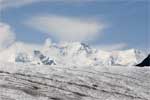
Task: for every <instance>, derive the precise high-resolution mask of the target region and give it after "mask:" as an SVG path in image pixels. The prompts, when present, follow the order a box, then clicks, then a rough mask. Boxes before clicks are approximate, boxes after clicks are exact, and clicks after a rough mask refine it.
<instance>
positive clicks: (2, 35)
mask: <svg viewBox="0 0 150 100" xmlns="http://www.w3.org/2000/svg"><path fill="white" fill-rule="evenodd" d="M14 40H15V34H14V32H13V31H12V29H11V28H10V26H9V25H7V24H5V23H1V22H0V49H2V48H5V47H8V46H9V45H11V44H12V43H13V42H14Z"/></svg>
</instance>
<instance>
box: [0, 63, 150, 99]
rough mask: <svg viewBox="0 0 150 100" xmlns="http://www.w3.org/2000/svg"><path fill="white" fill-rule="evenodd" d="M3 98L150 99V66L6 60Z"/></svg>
mask: <svg viewBox="0 0 150 100" xmlns="http://www.w3.org/2000/svg"><path fill="white" fill-rule="evenodd" d="M0 100H150V68H149V67H143V68H139V67H134V66H126V67H123V66H109V67H107V66H105V67H104V66H88V67H87V66H86V67H84V66H58V65H53V66H44V65H23V64H12V63H3V64H0Z"/></svg>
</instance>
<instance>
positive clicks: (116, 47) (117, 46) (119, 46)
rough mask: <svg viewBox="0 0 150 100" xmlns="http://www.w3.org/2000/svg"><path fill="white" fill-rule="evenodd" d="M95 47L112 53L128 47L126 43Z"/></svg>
mask: <svg viewBox="0 0 150 100" xmlns="http://www.w3.org/2000/svg"><path fill="white" fill-rule="evenodd" d="M95 47H96V48H98V49H102V50H107V51H114V50H123V49H125V48H127V47H128V45H127V44H126V43H118V44H109V45H100V46H95Z"/></svg>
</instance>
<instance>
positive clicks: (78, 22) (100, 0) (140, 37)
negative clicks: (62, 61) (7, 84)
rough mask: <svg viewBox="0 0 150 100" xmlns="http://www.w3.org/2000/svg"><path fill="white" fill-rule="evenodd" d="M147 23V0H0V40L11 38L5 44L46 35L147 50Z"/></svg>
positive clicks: (149, 28) (149, 35)
mask: <svg viewBox="0 0 150 100" xmlns="http://www.w3.org/2000/svg"><path fill="white" fill-rule="evenodd" d="M149 23H150V1H149V0H0V40H5V41H8V40H10V39H11V40H10V41H9V42H7V44H10V42H12V41H15V40H16V41H22V42H26V43H36V44H41V43H43V42H44V40H45V39H46V38H50V39H51V40H52V41H53V42H62V41H67V42H74V41H80V42H85V43H87V44H90V45H93V46H95V47H98V48H100V47H101V48H109V49H127V48H137V49H141V50H149V48H150V41H149V40H150V26H149ZM12 34H13V35H12ZM5 37H7V38H5ZM4 38H5V39H4ZM3 42H4V41H3ZM1 44H2V42H1Z"/></svg>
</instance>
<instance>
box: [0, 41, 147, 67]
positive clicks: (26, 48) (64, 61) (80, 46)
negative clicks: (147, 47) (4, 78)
mask: <svg viewBox="0 0 150 100" xmlns="http://www.w3.org/2000/svg"><path fill="white" fill-rule="evenodd" d="M144 58H145V54H144V53H143V52H142V51H139V50H136V49H129V50H124V51H111V52H110V51H109V52H108V51H103V50H100V49H94V48H91V47H90V46H89V45H87V44H84V43H79V42H71V43H67V42H66V43H58V44H55V43H51V42H50V41H49V40H47V41H46V42H45V44H44V45H43V46H39V45H29V44H24V43H15V44H14V45H12V46H11V47H9V48H7V49H6V50H3V51H1V52H0V61H1V62H12V63H28V64H44V65H51V64H54V65H55V64H57V65H74V66H77V65H80V66H91V65H107V66H110V65H135V64H137V63H139V62H141V60H143V59H144Z"/></svg>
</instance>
